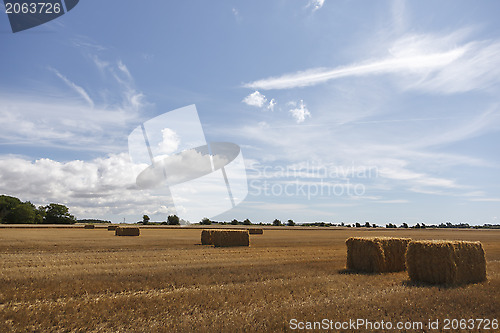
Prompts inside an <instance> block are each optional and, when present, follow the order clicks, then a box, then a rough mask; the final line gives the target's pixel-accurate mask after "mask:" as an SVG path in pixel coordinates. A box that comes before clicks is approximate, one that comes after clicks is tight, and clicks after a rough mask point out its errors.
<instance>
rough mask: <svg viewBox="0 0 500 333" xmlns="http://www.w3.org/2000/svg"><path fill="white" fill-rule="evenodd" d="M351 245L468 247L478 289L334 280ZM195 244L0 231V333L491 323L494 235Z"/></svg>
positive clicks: (497, 287)
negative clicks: (387, 241)
mask: <svg viewBox="0 0 500 333" xmlns="http://www.w3.org/2000/svg"><path fill="white" fill-rule="evenodd" d="M351 236H353V237H356V236H377V237H380V236H394V237H410V238H412V239H432V238H434V239H460V240H470V241H475V240H479V241H481V242H482V243H483V246H484V249H485V252H486V259H487V263H488V266H487V269H488V281H486V282H484V283H479V284H471V285H467V286H460V287H455V288H449V287H443V286H430V285H415V284H413V283H411V282H410V281H409V280H408V275H407V273H406V272H399V273H389V274H384V275H365V274H345V273H344V272H343V271H342V270H343V268H344V265H345V257H346V249H345V239H346V238H348V237H351ZM199 243H200V229H195V230H193V229H169V230H157V229H154V230H149V229H146V228H144V229H142V230H141V237H114V236H113V234H112V233H109V232H107V230H106V229H105V228H102V229H96V230H94V232H92V233H89V232H88V231H85V230H84V229H82V228H81V229H77V228H74V229H60V230H54V229H37V230H32V229H2V228H0V332H27V331H28V332H36V331H37V332H49V331H50V332H71V331H74V332H132V331H133V332H241V331H246V332H278V331H291V330H290V329H289V325H288V323H289V321H290V320H291V319H292V318H296V319H298V320H302V321H305V320H307V321H314V320H321V319H323V318H328V319H331V320H342V321H344V320H349V319H356V318H366V319H367V320H373V321H381V320H384V321H392V322H395V321H422V322H427V321H428V320H429V319H432V320H435V319H441V320H442V319H444V318H490V319H493V318H496V319H499V318H500V231H493V230H491V231H487V230H472V231H463V230H447V231H440V230H425V231H423V230H394V231H392V230H391V231H388V230H370V231H362V230H351V229H344V230H342V229H331V228H330V229H325V230H314V229H311V230H293V231H290V230H289V229H287V228H282V230H279V231H278V230H267V229H266V230H265V234H264V235H263V236H262V237H256V238H253V239H252V246H251V247H237V248H214V247H206V246H201V245H199ZM393 332H394V331H393ZM490 332H493V331H491V330H490Z"/></svg>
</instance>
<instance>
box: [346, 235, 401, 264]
mask: <svg viewBox="0 0 500 333" xmlns="http://www.w3.org/2000/svg"><path fill="white" fill-rule="evenodd" d="M410 240H411V239H409V238H389V237H371V238H368V237H351V238H348V239H347V240H346V246H347V269H350V270H356V271H363V272H368V273H384V272H399V271H404V270H405V268H406V265H405V253H406V247H407V245H408V243H409V242H410Z"/></svg>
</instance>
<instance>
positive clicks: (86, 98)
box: [49, 67, 94, 108]
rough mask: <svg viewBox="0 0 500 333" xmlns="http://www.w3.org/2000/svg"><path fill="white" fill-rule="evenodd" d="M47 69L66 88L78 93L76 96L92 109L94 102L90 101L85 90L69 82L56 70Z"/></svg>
mask: <svg viewBox="0 0 500 333" xmlns="http://www.w3.org/2000/svg"><path fill="white" fill-rule="evenodd" d="M49 69H50V70H51V71H52V72H54V73H55V74H56V75H57V77H58V78H60V79H61V80H63V82H64V83H66V84H67V85H68V87H70V88H71V89H73V90H74V91H76V92H77V93H78V95H80V96H81V97H82V98H83V99H84V100H85V101H86V102H87V103H88V104H89V106H90V107H91V108H93V107H94V101H93V100H92V98H90V96H89V94H88V93H87V92H86V91H85V89H83V88H82V87H80V86H79V85H77V84H76V83H74V82H72V81H70V80H69V79H68V78H67V77H66V76H64V75H62V74H61V73H59V71H58V70H56V69H54V68H52V67H49Z"/></svg>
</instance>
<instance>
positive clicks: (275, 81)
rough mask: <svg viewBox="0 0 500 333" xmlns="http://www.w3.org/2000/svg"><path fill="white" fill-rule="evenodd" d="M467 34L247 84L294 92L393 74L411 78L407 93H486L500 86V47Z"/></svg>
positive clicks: (410, 42)
mask: <svg viewBox="0 0 500 333" xmlns="http://www.w3.org/2000/svg"><path fill="white" fill-rule="evenodd" d="M469 33H470V32H469V30H467V29H463V30H459V31H456V32H454V33H451V34H448V35H444V36H440V35H431V34H427V35H425V34H420V35H417V34H411V35H406V36H404V37H403V38H400V39H398V40H396V41H395V42H394V43H393V44H392V46H391V47H390V48H389V49H388V53H389V54H388V55H387V56H386V57H385V58H380V59H369V60H366V61H363V62H360V63H355V64H351V65H347V66H340V67H336V68H332V69H328V68H316V69H309V70H305V71H300V72H296V73H291V74H285V75H282V76H279V77H270V78H266V79H262V80H257V81H254V82H250V83H247V84H245V85H244V86H245V87H247V88H252V89H264V90H270V89H291V88H297V87H307V86H314V85H317V84H321V83H325V82H327V81H330V80H334V79H339V78H343V77H352V76H367V75H382V74H393V75H396V76H397V77H400V78H404V79H407V80H406V81H404V82H403V83H402V87H403V88H404V89H419V90H426V91H430V92H435V93H456V92H464V91H471V90H476V89H484V88H488V87H491V86H492V85H495V84H498V83H499V82H500V58H499V57H498V54H499V53H500V42H499V41H494V40H493V41H482V42H478V41H473V42H468V43H464V42H463V40H464V39H465V38H466V37H467V35H468V34H469Z"/></svg>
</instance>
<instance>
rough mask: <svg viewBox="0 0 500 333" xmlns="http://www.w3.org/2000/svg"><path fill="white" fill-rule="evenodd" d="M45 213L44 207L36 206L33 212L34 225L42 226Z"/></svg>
mask: <svg viewBox="0 0 500 333" xmlns="http://www.w3.org/2000/svg"><path fill="white" fill-rule="evenodd" d="M45 215H46V211H45V207H44V206H38V208H37V209H36V211H35V224H42V223H43V220H44V219H45Z"/></svg>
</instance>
